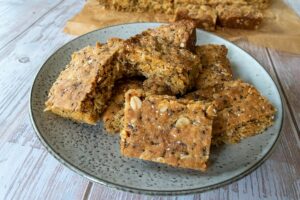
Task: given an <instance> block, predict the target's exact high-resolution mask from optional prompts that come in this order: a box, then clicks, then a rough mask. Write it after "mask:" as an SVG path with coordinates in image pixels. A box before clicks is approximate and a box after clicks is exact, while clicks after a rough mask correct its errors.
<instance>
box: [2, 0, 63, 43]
mask: <svg viewBox="0 0 300 200" xmlns="http://www.w3.org/2000/svg"><path fill="white" fill-rule="evenodd" d="M61 2H62V0H52V1H39V0H33V1H25V0H12V1H8V0H5V1H0V19H1V23H0V38H1V40H0V48H2V47H3V46H5V44H7V43H9V42H10V41H12V40H13V39H14V38H15V37H17V36H18V35H19V34H21V33H22V32H23V31H24V30H26V29H27V28H29V27H30V26H32V24H34V23H35V22H36V21H37V20H38V19H39V18H41V17H42V16H44V15H45V14H47V13H48V12H49V11H51V10H52V9H54V8H55V7H56V6H57V5H59V4H60V3H61Z"/></svg>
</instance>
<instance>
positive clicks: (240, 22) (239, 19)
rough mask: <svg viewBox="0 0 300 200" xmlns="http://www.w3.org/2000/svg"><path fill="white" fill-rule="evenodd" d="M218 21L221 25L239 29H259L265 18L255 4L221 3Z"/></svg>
mask: <svg viewBox="0 0 300 200" xmlns="http://www.w3.org/2000/svg"><path fill="white" fill-rule="evenodd" d="M216 9H217V13H218V19H217V23H218V24H219V25H220V26H223V27H228V28H239V29H249V30H253V29H258V28H259V26H260V25H261V23H262V20H263V14H262V12H261V11H260V10H258V9H257V8H255V7H253V6H249V5H246V6H240V5H228V6H223V5H219V6H217V7H216Z"/></svg>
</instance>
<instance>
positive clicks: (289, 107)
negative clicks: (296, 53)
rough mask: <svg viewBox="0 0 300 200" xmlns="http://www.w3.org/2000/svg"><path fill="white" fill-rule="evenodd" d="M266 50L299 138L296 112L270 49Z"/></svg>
mask: <svg viewBox="0 0 300 200" xmlns="http://www.w3.org/2000/svg"><path fill="white" fill-rule="evenodd" d="M266 50H267V54H268V57H269V60H270V63H271V66H272V68H273V70H274V73H275V76H276V79H277V80H278V85H279V87H280V89H281V91H282V95H283V98H285V101H286V105H287V109H288V111H289V113H290V115H291V118H292V121H293V123H294V126H295V128H296V132H297V135H298V137H300V129H299V127H298V124H297V121H296V118H295V115H294V112H293V110H292V107H291V104H290V102H289V100H288V97H287V95H286V93H285V91H284V88H283V86H282V84H281V82H280V81H279V80H280V79H279V76H278V72H277V70H276V67H275V66H274V62H273V60H272V56H271V54H270V51H269V49H268V48H266Z"/></svg>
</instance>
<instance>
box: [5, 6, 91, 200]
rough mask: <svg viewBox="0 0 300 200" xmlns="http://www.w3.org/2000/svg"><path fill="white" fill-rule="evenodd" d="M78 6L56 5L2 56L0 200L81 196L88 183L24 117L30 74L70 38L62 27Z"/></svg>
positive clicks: (78, 8)
mask: <svg viewBox="0 0 300 200" xmlns="http://www.w3.org/2000/svg"><path fill="white" fill-rule="evenodd" d="M42 3H44V4H45V3H46V2H42V1H41V4H42ZM82 5H83V2H81V3H80V2H78V1H76V0H70V1H65V2H63V3H62V4H59V5H58V6H57V7H56V9H55V10H52V11H51V12H50V13H48V14H46V15H44V16H43V17H41V18H40V19H39V20H38V21H37V22H36V23H35V24H34V25H33V26H32V27H31V28H30V29H28V30H26V31H25V32H23V33H22V34H21V35H19V36H18V37H17V38H16V39H15V40H14V41H12V42H11V43H9V44H8V45H7V46H5V47H4V48H3V49H2V50H1V51H0V64H1V68H0V91H1V95H0V96H1V97H0V124H1V127H0V132H1V134H0V169H1V170H0V199H83V197H84V195H85V190H86V188H87V186H88V184H89V181H88V180H86V179H84V178H82V177H80V176H78V175H77V174H75V173H73V172H71V171H70V170H69V169H68V168H66V167H63V166H62V165H61V164H60V163H59V162H58V161H57V160H56V159H54V158H53V157H52V156H51V155H50V154H49V153H48V152H47V151H46V150H45V149H44V148H43V147H42V146H41V145H40V142H39V141H38V139H37V138H36V136H35V133H34V131H33V129H32V126H31V123H30V120H29V113H28V111H29V109H28V100H29V89H30V87H31V84H32V81H33V78H34V75H35V74H36V72H37V71H38V69H39V68H40V66H41V64H42V63H43V62H44V61H45V59H46V58H47V57H48V56H49V55H50V54H51V53H52V52H53V51H54V50H55V49H56V48H58V47H59V46H61V45H62V44H63V43H65V42H67V41H69V40H70V39H72V37H70V36H67V35H65V34H64V33H63V26H64V24H65V23H66V21H67V19H68V18H70V17H71V16H72V15H74V14H75V13H76V12H78V11H79V10H80V8H81V7H82ZM28 11H30V10H28Z"/></svg>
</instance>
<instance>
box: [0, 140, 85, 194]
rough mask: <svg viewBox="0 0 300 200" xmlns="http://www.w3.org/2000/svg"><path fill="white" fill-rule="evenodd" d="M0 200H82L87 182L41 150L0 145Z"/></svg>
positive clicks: (16, 145)
mask: <svg viewBox="0 0 300 200" xmlns="http://www.w3.org/2000/svg"><path fill="white" fill-rule="evenodd" d="M0 155H1V158H0V169H1V170H0V182H1V185H0V199H2V198H3V199H32V200H33V199H82V197H83V195H84V191H85V188H86V185H87V182H88V181H87V180H85V179H83V178H81V177H79V176H78V175H77V174H75V173H73V172H70V170H69V169H67V168H65V167H63V166H62V165H61V164H59V163H58V162H57V160H56V159H55V158H54V157H52V156H51V155H50V154H49V153H47V152H46V151H45V150H44V149H34V148H31V147H27V146H20V145H18V144H12V143H5V144H4V145H1V146H0Z"/></svg>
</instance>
